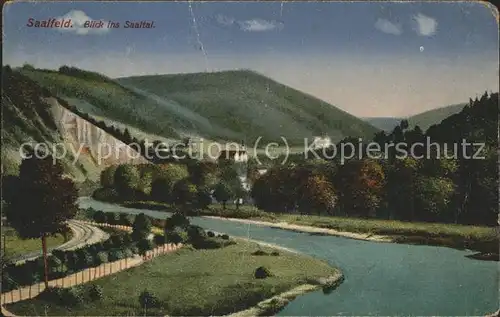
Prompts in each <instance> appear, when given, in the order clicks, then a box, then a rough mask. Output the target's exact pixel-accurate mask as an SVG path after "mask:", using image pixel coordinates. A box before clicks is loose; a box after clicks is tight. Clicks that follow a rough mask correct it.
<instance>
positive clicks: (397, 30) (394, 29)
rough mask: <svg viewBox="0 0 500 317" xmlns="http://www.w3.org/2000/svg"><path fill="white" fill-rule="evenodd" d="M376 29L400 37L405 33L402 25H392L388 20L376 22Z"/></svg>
mask: <svg viewBox="0 0 500 317" xmlns="http://www.w3.org/2000/svg"><path fill="white" fill-rule="evenodd" d="M375 28H376V29H377V30H379V31H381V32H384V33H387V34H393V35H400V34H401V33H403V28H402V27H401V25H399V24H395V23H392V22H391V21H389V20H386V19H378V20H377V22H375Z"/></svg>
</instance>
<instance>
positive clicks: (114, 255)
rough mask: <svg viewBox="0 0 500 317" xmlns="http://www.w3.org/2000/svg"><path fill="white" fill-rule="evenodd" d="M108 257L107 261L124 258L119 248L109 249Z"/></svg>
mask: <svg viewBox="0 0 500 317" xmlns="http://www.w3.org/2000/svg"><path fill="white" fill-rule="evenodd" d="M108 258H109V261H118V260H121V259H123V258H124V254H123V252H122V251H121V250H111V251H110V252H109V256H108Z"/></svg>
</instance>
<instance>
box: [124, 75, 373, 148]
mask: <svg viewBox="0 0 500 317" xmlns="http://www.w3.org/2000/svg"><path fill="white" fill-rule="evenodd" d="M118 82H119V83H121V84H123V85H124V86H126V87H129V88H131V89H134V88H135V89H140V92H142V93H144V95H146V96H150V97H151V98H154V99H159V98H161V99H163V100H165V101H168V102H170V103H171V104H173V105H175V107H176V108H175V109H172V111H176V112H178V113H189V114H191V116H192V117H193V118H194V119H195V120H194V124H195V125H197V126H201V125H200V124H201V122H203V121H204V120H206V121H208V122H210V124H211V125H212V126H213V127H214V128H213V129H210V130H207V132H208V133H210V134H214V135H220V136H221V137H224V138H229V137H231V135H233V136H235V137H237V138H241V139H247V140H252V139H256V138H257V137H259V136H262V137H263V138H264V140H266V139H267V140H271V139H274V140H276V139H277V138H279V136H285V137H286V138H287V139H289V141H290V143H298V144H303V142H304V138H305V137H307V138H311V137H312V136H322V135H324V134H326V135H329V136H330V137H331V138H332V139H333V140H334V141H337V140H340V139H342V138H343V137H346V136H356V137H362V138H365V139H366V138H371V137H372V136H373V134H374V133H375V132H376V131H378V129H376V128H374V127H373V126H371V125H370V124H368V123H366V122H364V121H362V120H360V119H359V118H357V117H354V116H352V115H350V114H348V113H347V112H345V111H342V110H340V109H338V108H336V107H334V106H332V105H330V104H328V103H326V102H324V101H322V100H320V99H318V98H315V97H313V96H310V95H308V94H305V93H303V92H301V91H298V90H296V89H293V88H291V87H288V86H285V85H282V84H280V83H278V82H276V81H274V80H272V79H270V78H267V77H265V76H263V75H260V74H258V73H256V72H253V71H245V70H242V71H224V72H214V73H194V74H177V75H155V76H140V77H128V78H120V79H118ZM215 127H220V128H223V129H225V130H226V131H230V132H231V135H229V134H226V133H225V132H223V131H218V129H215Z"/></svg>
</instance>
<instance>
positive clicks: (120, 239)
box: [111, 234, 123, 247]
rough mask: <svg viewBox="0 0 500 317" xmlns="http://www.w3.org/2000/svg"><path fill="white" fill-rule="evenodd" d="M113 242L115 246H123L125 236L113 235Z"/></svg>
mask: <svg viewBox="0 0 500 317" xmlns="http://www.w3.org/2000/svg"><path fill="white" fill-rule="evenodd" d="M111 242H112V243H113V247H121V246H122V245H123V236H122V235H120V234H116V235H112V236H111Z"/></svg>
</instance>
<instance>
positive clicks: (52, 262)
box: [47, 256, 62, 269]
mask: <svg viewBox="0 0 500 317" xmlns="http://www.w3.org/2000/svg"><path fill="white" fill-rule="evenodd" d="M47 262H48V265H49V267H50V268H51V269H54V268H59V267H60V266H61V265H62V261H61V260H60V259H59V258H58V257H55V256H49V258H48V261H47Z"/></svg>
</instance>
